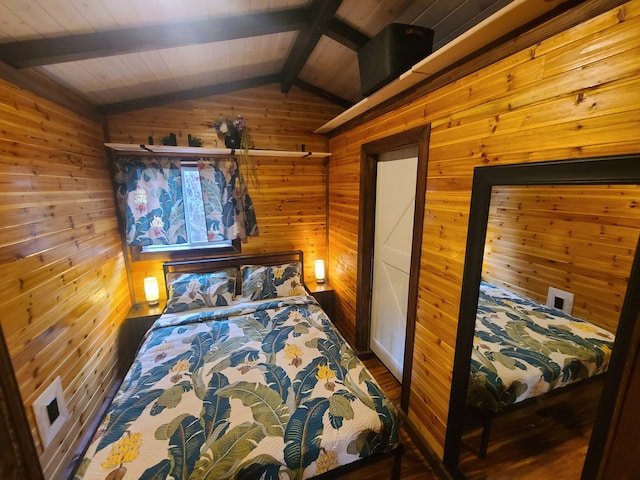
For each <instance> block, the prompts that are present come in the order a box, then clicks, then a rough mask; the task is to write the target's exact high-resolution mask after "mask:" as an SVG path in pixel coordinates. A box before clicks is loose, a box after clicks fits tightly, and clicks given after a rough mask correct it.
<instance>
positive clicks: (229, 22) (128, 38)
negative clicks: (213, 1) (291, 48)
mask: <svg viewBox="0 0 640 480" xmlns="http://www.w3.org/2000/svg"><path fill="white" fill-rule="evenodd" d="M334 1H335V0H334ZM338 3H340V2H338ZM310 13H311V11H310V10H309V9H306V8H299V9H290V10H282V11H278V12H267V13H256V14H252V15H238V16H234V17H227V18H218V19H207V20H197V21H192V22H180V23H172V24H167V25H159V26H158V25H154V26H144V27H133V28H125V29H122V30H112V31H107V32H96V33H87V34H81V35H70V36H66V37H58V38H46V39H38V40H26V41H21V42H11V43H4V44H0V60H2V61H4V62H6V63H8V64H10V65H12V66H14V67H16V68H25V67H35V66H40V65H50V64H54V63H60V62H69V61H78V60H86V59H89V58H96V57H105V56H109V55H121V54H125V53H133V52H141V51H145V50H157V49H162V48H173V47H180V46H185V45H195V44H202V43H211V42H220V41H225V40H234V39H238V38H244V37H253V36H259V35H269V34H273V33H281V32H288V31H293V30H299V29H303V28H305V27H306V26H307V25H308V24H309V23H310V22H312V21H313V20H312V19H310V18H309V15H310Z"/></svg>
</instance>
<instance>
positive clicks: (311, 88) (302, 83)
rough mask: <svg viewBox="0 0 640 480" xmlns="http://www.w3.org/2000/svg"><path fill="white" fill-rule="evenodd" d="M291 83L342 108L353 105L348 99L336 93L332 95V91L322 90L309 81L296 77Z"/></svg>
mask: <svg viewBox="0 0 640 480" xmlns="http://www.w3.org/2000/svg"><path fill="white" fill-rule="evenodd" d="M293 84H294V85H295V86H296V87H299V88H301V89H302V90H306V91H307V92H309V93H313V94H314V95H317V96H318V97H321V98H324V99H325V100H329V101H330V102H331V103H335V104H336V105H339V106H341V107H342V108H349V107H351V106H353V102H350V101H349V100H345V99H344V98H341V97H338V96H337V95H334V94H333V93H329V92H327V91H326V90H322V89H321V88H318V87H316V86H314V85H311V84H310V83H307V82H305V81H303V80H300V79H296V80H295V81H294V82H293Z"/></svg>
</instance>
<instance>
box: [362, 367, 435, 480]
mask: <svg viewBox="0 0 640 480" xmlns="http://www.w3.org/2000/svg"><path fill="white" fill-rule="evenodd" d="M363 363H364V364H365V366H366V367H367V368H368V369H369V371H370V372H371V375H373V376H374V377H375V379H376V380H377V382H378V383H379V384H380V386H381V387H382V390H384V392H385V393H386V394H387V396H388V397H389V399H390V400H391V401H392V402H393V403H394V404H395V405H396V406H397V407H398V410H400V395H401V389H400V383H398V381H397V380H396V379H395V377H394V376H393V375H392V374H391V373H390V372H389V370H387V368H386V367H385V366H384V365H383V364H382V362H380V360H378V359H377V358H375V357H373V358H371V359H367V360H364V362H363ZM400 435H401V441H402V446H403V448H404V453H403V455H402V462H401V470H400V478H401V479H402V480H439V479H441V478H442V477H440V476H439V475H438V473H437V472H436V471H435V470H434V469H433V468H432V467H431V465H429V462H427V460H426V459H425V457H424V456H423V455H422V453H421V452H420V450H419V449H418V447H417V446H416V444H415V443H414V442H413V440H411V437H409V435H408V433H407V431H406V430H405V429H404V428H403V429H402V430H401V431H400ZM380 480H386V479H383V478H382V477H380Z"/></svg>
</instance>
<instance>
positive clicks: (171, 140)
mask: <svg viewBox="0 0 640 480" xmlns="http://www.w3.org/2000/svg"><path fill="white" fill-rule="evenodd" d="M162 145H171V146H174V147H176V146H178V140H177V139H176V134H175V133H173V132H171V133H169V135H165V136H164V137H162Z"/></svg>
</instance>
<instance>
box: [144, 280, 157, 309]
mask: <svg viewBox="0 0 640 480" xmlns="http://www.w3.org/2000/svg"><path fill="white" fill-rule="evenodd" d="M144 296H145V298H146V299H147V302H149V305H157V304H158V303H159V302H158V300H159V299H160V290H159V289H158V279H157V278H156V277H146V278H145V279H144Z"/></svg>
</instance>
